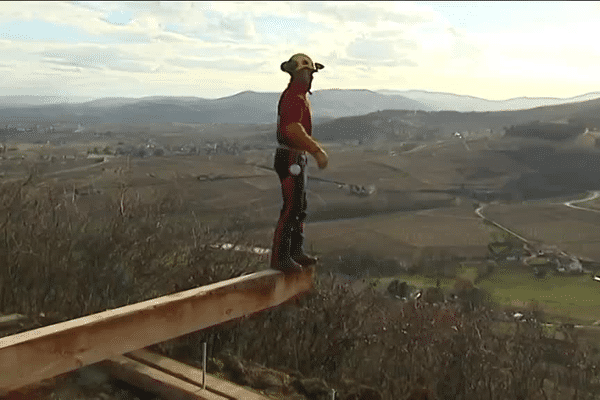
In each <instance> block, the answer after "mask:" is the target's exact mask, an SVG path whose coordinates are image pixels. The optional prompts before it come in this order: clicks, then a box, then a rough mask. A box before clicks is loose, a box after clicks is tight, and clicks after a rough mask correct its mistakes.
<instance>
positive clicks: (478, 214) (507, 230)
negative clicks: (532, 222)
mask: <svg viewBox="0 0 600 400" xmlns="http://www.w3.org/2000/svg"><path fill="white" fill-rule="evenodd" d="M485 206H486V205H485V204H482V205H480V206H479V208H478V209H476V210H475V214H477V216H479V218H481V219H483V220H484V221H488V222H489V223H491V224H492V225H494V226H496V227H498V228H500V229H502V230H503V231H505V232H508V233H509V234H511V235H513V236H514V237H516V238H518V239H520V240H522V241H523V242H525V243H528V244H529V240H527V239H525V238H524V237H523V236H520V235H519V234H517V233H515V232H513V231H511V230H510V229H508V228H506V227H504V226H502V225H500V224H499V223H497V222H495V221H492V220H491V219H489V218H487V217H486V216H485V215H483V209H484V208H485Z"/></svg>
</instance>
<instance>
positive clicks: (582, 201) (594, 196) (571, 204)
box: [562, 190, 600, 213]
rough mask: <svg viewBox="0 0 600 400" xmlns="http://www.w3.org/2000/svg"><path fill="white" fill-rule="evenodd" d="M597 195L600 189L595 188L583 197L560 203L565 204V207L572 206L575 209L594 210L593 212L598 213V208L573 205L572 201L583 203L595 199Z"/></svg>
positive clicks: (598, 195) (599, 193)
mask: <svg viewBox="0 0 600 400" xmlns="http://www.w3.org/2000/svg"><path fill="white" fill-rule="evenodd" d="M598 197H600V190H596V191H594V192H592V193H591V194H590V195H589V196H588V197H586V198H585V199H581V200H571V201H565V202H564V203H562V204H563V205H565V206H567V207H571V208H574V209H576V210H583V211H591V212H595V213H600V210H595V209H593V208H586V207H579V206H574V205H573V203H585V202H588V201H592V200H595V199H597V198H598Z"/></svg>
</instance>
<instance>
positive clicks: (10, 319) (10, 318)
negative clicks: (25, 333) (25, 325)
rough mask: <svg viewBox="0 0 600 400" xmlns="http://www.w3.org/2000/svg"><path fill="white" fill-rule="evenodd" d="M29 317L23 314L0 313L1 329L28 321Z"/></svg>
mask: <svg viewBox="0 0 600 400" xmlns="http://www.w3.org/2000/svg"><path fill="white" fill-rule="evenodd" d="M26 321H27V318H26V317H25V316H24V315H21V314H10V315H0V329H10V328H14V327H16V326H19V325H20V324H21V322H26Z"/></svg>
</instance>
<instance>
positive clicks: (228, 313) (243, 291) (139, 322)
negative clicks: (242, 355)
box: [0, 269, 314, 395]
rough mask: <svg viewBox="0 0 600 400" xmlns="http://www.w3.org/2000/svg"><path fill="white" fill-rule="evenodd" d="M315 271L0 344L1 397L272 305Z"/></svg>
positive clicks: (261, 278)
mask: <svg viewBox="0 0 600 400" xmlns="http://www.w3.org/2000/svg"><path fill="white" fill-rule="evenodd" d="M313 273H314V270H312V269H309V270H306V271H304V272H302V273H299V274H291V275H284V274H283V273H281V272H279V271H274V270H267V271H261V272H257V273H254V274H250V275H246V276H242V277H238V278H234V279H229V280H227V281H223V282H217V283H214V284H211V285H207V286H203V287H199V288H195V289H191V290H187V291H185V292H180V293H175V294H171V295H167V296H163V297H159V298H155V299H151V300H147V301H143V302H140V303H137V304H132V305H128V306H125V307H120V308H116V309H113V310H107V311H103V312H101V313H98V314H93V315H89V316H86V317H81V318H77V319H74V320H71V321H66V322H62V323H59V324H54V325H49V326H45V327H42V328H38V329H34V330H31V331H27V332H22V333H19V334H16V335H13V336H7V337H4V338H0V395H2V394H3V393H5V392H7V391H10V390H14V389H17V388H19V387H21V386H25V385H28V384H30V383H35V382H39V381H41V380H43V379H47V378H50V377H53V376H56V375H59V374H62V373H65V372H68V371H72V370H74V369H77V368H80V367H83V366H85V365H89V364H94V363H96V362H99V361H102V360H106V359H108V358H110V357H112V356H115V355H120V354H124V353H128V352H131V351H134V350H137V349H141V348H144V347H148V346H150V345H152V344H156V343H160V342H164V341H166V340H170V339H173V338H176V337H178V336H182V335H185V334H187V333H190V332H194V331H197V330H200V329H204V328H207V327H209V326H213V325H217V324H220V323H223V322H225V321H228V320H232V319H236V318H239V317H242V316H246V315H249V314H252V313H255V312H258V311H261V310H266V309H269V308H272V307H275V306H277V305H279V304H281V303H283V302H285V301H287V300H289V299H291V298H293V297H296V296H298V295H299V294H301V293H304V292H306V291H308V290H310V288H311V287H312V284H313Z"/></svg>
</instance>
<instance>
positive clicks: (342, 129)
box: [313, 98, 600, 142]
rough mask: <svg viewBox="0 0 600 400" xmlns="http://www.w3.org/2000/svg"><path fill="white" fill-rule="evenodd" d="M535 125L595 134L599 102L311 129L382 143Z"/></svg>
mask: <svg viewBox="0 0 600 400" xmlns="http://www.w3.org/2000/svg"><path fill="white" fill-rule="evenodd" d="M536 121H537V122H542V123H551V124H570V125H572V126H573V127H575V126H579V129H581V131H582V132H581V133H583V131H584V130H585V128H586V127H587V128H589V129H590V130H597V129H599V128H600V98H598V99H594V100H587V101H580V102H573V103H565V104H559V105H552V106H542V107H536V108H531V109H525V110H512V111H486V112H458V111H438V112H424V111H407V110H383V111H377V112H373V113H369V114H366V115H359V116H352V117H343V118H337V119H335V120H331V121H326V122H323V123H322V124H319V125H317V126H315V127H314V129H313V131H314V134H315V136H317V137H319V138H321V140H326V141H336V142H339V141H352V140H359V141H361V142H373V141H377V140H382V139H396V140H397V139H401V140H410V139H427V138H432V137H450V135H451V134H453V133H454V132H461V133H465V132H466V133H485V132H493V133H504V132H505V131H506V128H510V127H511V126H513V125H522V124H529V123H532V122H536ZM524 136H527V135H526V134H525V135H524ZM538 136H539V135H538ZM549 139H550V137H549Z"/></svg>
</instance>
